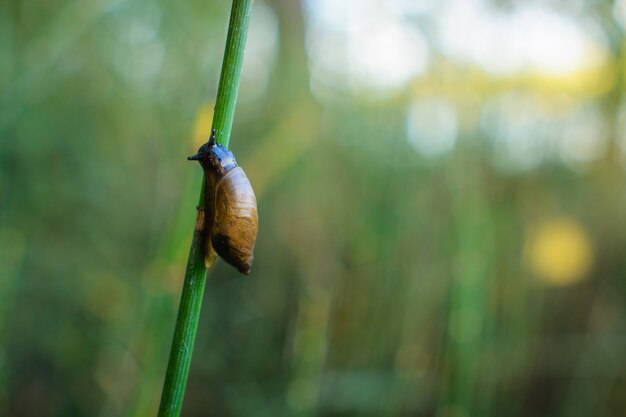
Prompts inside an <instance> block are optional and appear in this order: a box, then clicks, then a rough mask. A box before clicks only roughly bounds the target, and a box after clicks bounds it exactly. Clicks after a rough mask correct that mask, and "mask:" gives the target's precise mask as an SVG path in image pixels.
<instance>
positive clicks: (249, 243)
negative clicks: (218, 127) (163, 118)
mask: <svg viewBox="0 0 626 417" xmlns="http://www.w3.org/2000/svg"><path fill="white" fill-rule="evenodd" d="M214 136H215V131H214V132H213V133H212V135H211V139H210V140H209V142H207V143H206V144H204V145H202V146H201V147H200V149H199V150H198V153H197V154H196V155H194V156H191V157H189V159H190V160H197V161H199V162H200V165H202V168H203V170H204V175H205V176H206V187H205V194H204V200H205V209H206V214H207V216H206V220H205V231H206V235H207V248H206V254H205V261H207V262H210V263H212V262H211V259H212V257H214V255H213V253H214V252H213V251H215V252H217V254H218V255H219V256H220V257H221V258H222V259H224V260H225V261H226V262H228V263H229V264H231V265H232V266H234V267H235V268H237V269H238V270H239V271H240V272H241V273H243V274H246V275H248V274H250V271H251V268H252V260H253V252H254V243H255V241H256V236H257V231H258V224H259V220H258V215H257V204H256V197H255V195H254V190H252V185H251V184H250V181H249V180H248V177H247V176H246V173H245V172H244V171H243V169H241V167H239V166H238V165H237V162H236V161H235V156H234V155H233V153H232V152H231V151H229V150H228V149H227V148H225V147H224V146H222V145H220V144H218V143H216V142H215V140H214Z"/></svg>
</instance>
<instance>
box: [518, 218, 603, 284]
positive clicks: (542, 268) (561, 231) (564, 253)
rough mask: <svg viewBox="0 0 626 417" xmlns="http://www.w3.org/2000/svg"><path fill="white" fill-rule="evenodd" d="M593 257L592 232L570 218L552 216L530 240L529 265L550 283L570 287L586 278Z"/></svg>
mask: <svg viewBox="0 0 626 417" xmlns="http://www.w3.org/2000/svg"><path fill="white" fill-rule="evenodd" d="M593 257H594V254H593V248H592V244H591V239H590V237H589V235H588V234H587V232H586V231H585V229H584V228H583V227H582V226H581V225H580V224H579V223H578V222H576V221H575V220H573V219H569V218H557V219H552V220H550V221H547V222H546V223H544V224H542V225H540V226H538V227H537V228H536V229H535V230H534V231H533V232H532V233H531V234H530V238H529V241H528V242H527V261H528V262H529V264H530V268H531V270H532V271H533V272H534V273H535V275H536V276H537V278H538V279H539V280H540V282H541V283H543V284H545V285H548V286H567V285H571V284H575V283H577V282H579V281H581V280H583V279H584V278H585V277H586V276H587V273H588V272H589V270H590V269H591V266H592V264H593Z"/></svg>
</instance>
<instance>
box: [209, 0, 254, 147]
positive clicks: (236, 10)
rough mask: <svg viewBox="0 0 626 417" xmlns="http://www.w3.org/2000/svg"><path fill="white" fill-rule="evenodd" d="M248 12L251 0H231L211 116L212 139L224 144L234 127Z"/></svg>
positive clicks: (250, 8)
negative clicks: (212, 116)
mask: <svg viewBox="0 0 626 417" xmlns="http://www.w3.org/2000/svg"><path fill="white" fill-rule="evenodd" d="M251 12H252V0H233V8H232V11H231V14H230V24H229V25H228V36H227V38H226V50H225V51H224V62H223V64H222V74H221V76H220V84H219V87H218V89H217V100H216V102H215V116H214V118H213V128H214V129H215V141H216V142H217V143H219V144H221V145H224V146H226V147H228V144H229V142H230V132H231V130H232V127H233V118H234V116H235V106H236V104H237V91H238V90H239V79H240V78H241V68H242V66H243V54H244V50H245V48H246V37H247V35H248V24H249V22H250V14H251Z"/></svg>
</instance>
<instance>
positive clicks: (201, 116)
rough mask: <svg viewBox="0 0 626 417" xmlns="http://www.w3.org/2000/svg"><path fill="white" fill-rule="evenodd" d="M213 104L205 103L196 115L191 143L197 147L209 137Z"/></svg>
mask: <svg viewBox="0 0 626 417" xmlns="http://www.w3.org/2000/svg"><path fill="white" fill-rule="evenodd" d="M213 108H214V103H206V104H204V105H202V107H200V110H198V113H197V114H196V120H195V121H194V125H193V142H194V144H195V145H196V146H197V147H199V146H200V145H202V144H203V143H205V142H206V141H207V140H209V136H211V126H213Z"/></svg>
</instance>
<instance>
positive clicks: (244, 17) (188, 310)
mask: <svg viewBox="0 0 626 417" xmlns="http://www.w3.org/2000/svg"><path fill="white" fill-rule="evenodd" d="M252 2H253V0H233V6H232V9H231V14H230V23H229V26H228V35H227V38H226V49H225V52H224V62H223V63H222V73H221V76H220V84H219V88H218V92H217V100H216V103H215V116H214V118H213V128H214V129H215V130H216V138H215V140H216V142H218V143H220V144H221V145H224V146H228V144H229V142H230V132H231V130H232V125H233V118H234V115H235V106H236V103H237V91H238V90H239V79H240V76H241V68H242V64H243V54H244V49H245V44H246V37H247V34H248V24H249V21H250V13H251V11H252ZM205 186H206V184H205V182H203V183H202V190H201V193H200V201H199V204H198V213H197V217H196V227H195V230H194V234H193V240H192V242H191V249H190V250H189V257H188V259H187V269H186V271H185V281H184V284H183V291H182V294H181V298H180V306H179V309H178V317H177V319H176V329H175V330H174V340H173V341H172V349H171V351H170V359H169V362H168V365H167V373H166V374H165V383H164V385H163V393H162V396H161V405H160V406H159V417H178V416H179V415H180V411H181V409H182V405H183V397H184V395H185V387H186V385H187V377H188V376H189V367H190V364H191V355H192V352H193V345H194V342H195V339H196V331H197V329H198V321H199V318H200V308H201V307H202V297H203V294H204V284H205V282H206V267H205V265H204V250H205V238H206V237H205V231H204V223H205V222H204V215H205V212H204V198H203V196H204V189H205Z"/></svg>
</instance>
